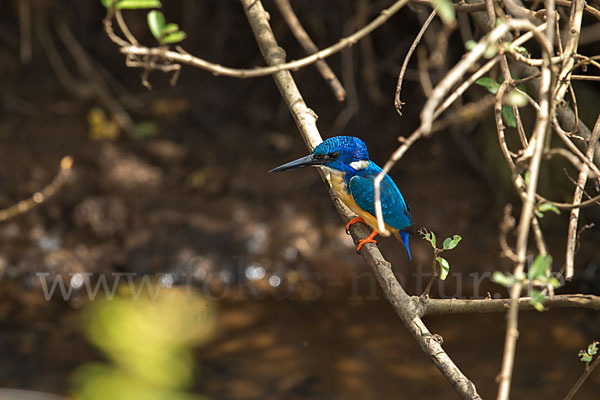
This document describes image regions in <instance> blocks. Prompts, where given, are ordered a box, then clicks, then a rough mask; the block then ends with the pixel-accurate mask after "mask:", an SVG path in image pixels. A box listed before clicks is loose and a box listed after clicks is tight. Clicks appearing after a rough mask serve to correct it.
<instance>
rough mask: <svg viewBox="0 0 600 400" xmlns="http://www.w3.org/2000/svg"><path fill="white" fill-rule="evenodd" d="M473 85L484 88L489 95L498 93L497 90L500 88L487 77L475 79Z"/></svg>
mask: <svg viewBox="0 0 600 400" xmlns="http://www.w3.org/2000/svg"><path fill="white" fill-rule="evenodd" d="M475 83H476V84H477V85H479V86H483V87H484V88H486V89H487V90H488V92H490V93H491V94H496V93H498V88H499V87H500V84H499V83H498V82H496V81H495V80H493V79H492V78H490V77H487V76H484V77H483V78H479V79H477V80H476V81H475Z"/></svg>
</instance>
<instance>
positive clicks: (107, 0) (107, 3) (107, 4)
mask: <svg viewBox="0 0 600 400" xmlns="http://www.w3.org/2000/svg"><path fill="white" fill-rule="evenodd" d="M100 1H101V2H102V5H103V6H104V7H106V8H110V6H112V4H113V3H114V2H115V1H118V0H100Z"/></svg>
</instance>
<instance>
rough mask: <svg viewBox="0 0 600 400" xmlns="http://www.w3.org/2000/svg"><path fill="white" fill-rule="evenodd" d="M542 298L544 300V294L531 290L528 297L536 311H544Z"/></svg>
mask: <svg viewBox="0 0 600 400" xmlns="http://www.w3.org/2000/svg"><path fill="white" fill-rule="evenodd" d="M544 300H546V296H544V294H543V293H542V292H540V291H539V290H532V291H531V298H530V299H529V303H530V304H531V305H532V306H533V307H534V308H535V309H536V310H538V311H544V310H545V308H544V305H543V304H542V303H544Z"/></svg>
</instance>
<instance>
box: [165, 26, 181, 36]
mask: <svg viewBox="0 0 600 400" xmlns="http://www.w3.org/2000/svg"><path fill="white" fill-rule="evenodd" d="M178 30H179V25H177V24H173V23H170V24H166V25H165V26H164V28H162V34H163V36H164V35H168V34H169V33H173V32H177V31H178Z"/></svg>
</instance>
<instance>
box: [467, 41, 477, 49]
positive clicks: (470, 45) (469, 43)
mask: <svg viewBox="0 0 600 400" xmlns="http://www.w3.org/2000/svg"><path fill="white" fill-rule="evenodd" d="M475 46H477V42H476V41H474V40H467V41H466V42H465V49H467V50H469V51H471V50H473V49H474V48H475Z"/></svg>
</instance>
